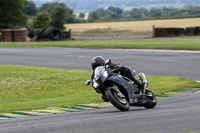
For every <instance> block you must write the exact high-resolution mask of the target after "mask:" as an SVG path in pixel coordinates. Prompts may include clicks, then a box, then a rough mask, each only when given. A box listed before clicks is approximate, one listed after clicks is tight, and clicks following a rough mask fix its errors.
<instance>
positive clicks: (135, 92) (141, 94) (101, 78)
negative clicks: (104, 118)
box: [85, 59, 157, 111]
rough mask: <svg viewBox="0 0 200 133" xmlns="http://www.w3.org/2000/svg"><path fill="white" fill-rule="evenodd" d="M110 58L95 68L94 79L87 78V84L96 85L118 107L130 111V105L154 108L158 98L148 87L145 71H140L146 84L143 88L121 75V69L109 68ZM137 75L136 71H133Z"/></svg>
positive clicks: (98, 90)
mask: <svg viewBox="0 0 200 133" xmlns="http://www.w3.org/2000/svg"><path fill="white" fill-rule="evenodd" d="M110 62H111V60H110V59H108V60H106V63H105V64H106V65H105V66H99V67H97V68H96V69H95V72H94V74H95V76H94V80H93V81H90V80H87V81H86V82H85V85H90V83H92V86H93V87H94V89H95V90H97V92H99V93H101V94H102V96H103V97H105V99H107V100H109V101H110V102H111V103H112V104H113V105H114V106H115V107H116V108H117V109H119V110H121V111H128V110H129V108H130V106H141V107H145V108H154V107H155V106H156V104H157V99H156V97H155V95H154V94H153V92H152V91H151V90H149V88H147V85H148V82H147V79H146V77H145V74H144V73H139V77H140V80H141V81H142V82H143V83H144V84H145V85H144V88H143V89H138V87H137V85H136V84H134V82H133V81H132V80H130V79H128V78H127V77H124V76H122V75H120V72H119V70H117V69H113V70H111V69H110V68H109V65H108V64H109V63H110ZM133 75H134V76H135V72H134V71H133Z"/></svg>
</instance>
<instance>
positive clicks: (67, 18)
mask: <svg viewBox="0 0 200 133" xmlns="http://www.w3.org/2000/svg"><path fill="white" fill-rule="evenodd" d="M0 2H1V4H0V19H1V20H0V28H11V27H13V26H17V25H28V26H29V27H31V28H48V27H51V26H52V27H57V28H60V29H64V28H65V27H64V24H65V23H75V22H78V21H79V20H78V19H76V18H75V16H74V13H73V10H72V9H70V8H68V7H67V6H66V5H65V4H63V3H59V2H53V3H44V4H42V6H41V7H36V5H35V3H34V2H33V1H27V0H15V1H13V0H0Z"/></svg>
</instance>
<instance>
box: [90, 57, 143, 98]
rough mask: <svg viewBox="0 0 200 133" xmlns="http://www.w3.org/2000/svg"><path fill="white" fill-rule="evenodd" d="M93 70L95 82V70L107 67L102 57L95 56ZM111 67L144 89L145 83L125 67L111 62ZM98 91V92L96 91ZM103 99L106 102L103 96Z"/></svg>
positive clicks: (92, 76)
mask: <svg viewBox="0 0 200 133" xmlns="http://www.w3.org/2000/svg"><path fill="white" fill-rule="evenodd" d="M91 65H92V69H93V73H92V75H91V79H92V80H93V78H94V70H95V68H97V67H99V66H105V60H104V58H103V57H102V56H95V57H94V58H93V59H92V63H91ZM108 65H109V67H110V68H111V69H118V70H119V71H120V73H121V75H123V76H125V77H127V78H129V79H131V80H132V81H133V82H134V83H135V84H136V85H138V88H139V89H142V88H144V83H142V82H140V81H139V80H138V79H137V78H136V77H135V76H133V74H132V72H131V71H130V69H129V68H127V67H125V66H123V65H120V64H114V63H112V62H110V64H108ZM96 91H98V90H96ZM102 99H103V100H104V101H105V100H106V99H104V97H103V96H102Z"/></svg>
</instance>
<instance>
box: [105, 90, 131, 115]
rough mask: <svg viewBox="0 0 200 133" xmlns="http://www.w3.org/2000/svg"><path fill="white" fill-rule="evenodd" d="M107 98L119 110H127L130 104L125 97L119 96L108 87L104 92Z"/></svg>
mask: <svg viewBox="0 0 200 133" xmlns="http://www.w3.org/2000/svg"><path fill="white" fill-rule="evenodd" d="M105 95H106V97H107V99H108V100H109V101H110V102H111V103H112V104H113V105H114V106H115V107H116V108H117V109H119V110H121V111H128V110H129V108H130V104H129V102H128V101H127V99H126V98H125V97H120V96H119V95H118V93H117V92H115V91H114V90H112V89H108V90H107V91H106V92H105Z"/></svg>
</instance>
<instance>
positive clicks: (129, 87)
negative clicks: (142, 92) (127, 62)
mask: <svg viewBox="0 0 200 133" xmlns="http://www.w3.org/2000/svg"><path fill="white" fill-rule="evenodd" d="M107 81H110V82H113V83H115V84H117V85H120V86H121V87H122V88H124V89H125V90H126V92H127V94H128V99H129V100H130V99H134V98H135V97H137V96H138V94H136V92H137V91H138V88H136V87H135V86H134V85H133V82H128V81H127V80H125V79H124V78H123V76H122V75H118V74H114V75H113V76H110V77H108V78H107V79H106V80H105V81H104V83H105V82H107Z"/></svg>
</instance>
